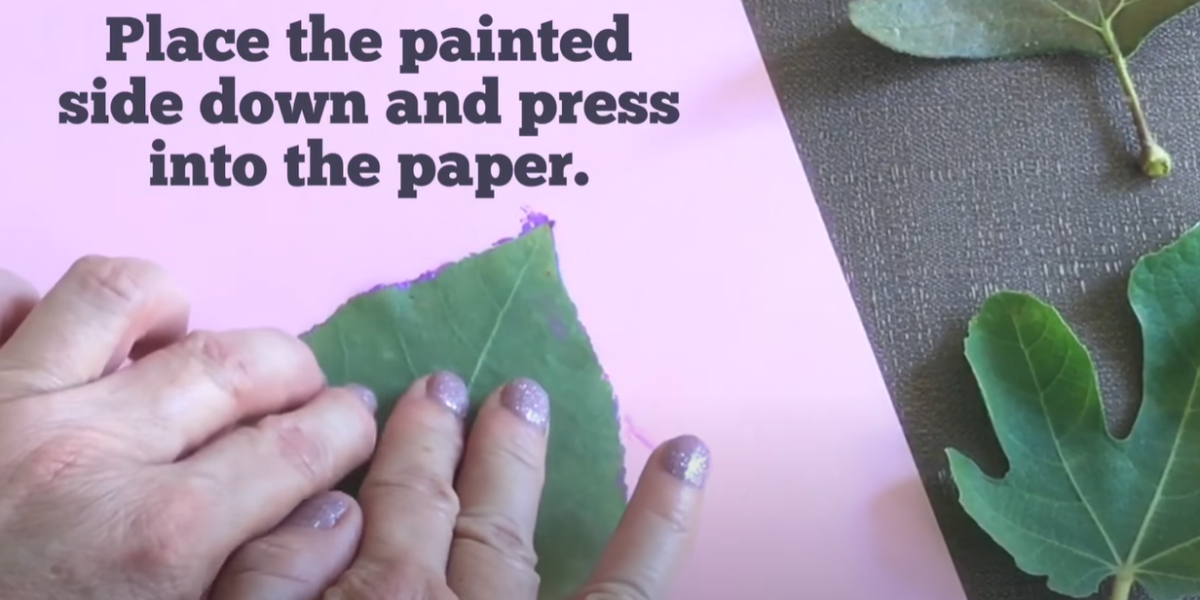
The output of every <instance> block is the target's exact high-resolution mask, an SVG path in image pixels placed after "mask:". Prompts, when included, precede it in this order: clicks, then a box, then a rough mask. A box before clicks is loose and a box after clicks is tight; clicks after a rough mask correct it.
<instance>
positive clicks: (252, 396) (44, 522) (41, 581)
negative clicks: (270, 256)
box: [0, 257, 708, 600]
mask: <svg viewBox="0 0 1200 600" xmlns="http://www.w3.org/2000/svg"><path fill="white" fill-rule="evenodd" d="M464 402H465V387H463V384H462V381H461V379H459V378H458V377H457V376H456V375H454V374H452V373H438V374H433V375H431V376H428V377H425V378H422V379H420V380H418V381H417V382H416V383H415V384H414V385H413V386H412V388H411V389H410V390H409V391H408V392H407V393H406V394H405V395H404V396H403V397H402V398H401V399H400V400H399V401H398V402H397V405H396V408H395V410H394V411H393V414H392V415H391V417H390V418H389V422H388V424H387V427H386V428H385V431H384V433H383V434H382V436H381V438H380V439H379V444H378V448H377V447H376V428H375V423H374V417H373V414H372V411H373V410H374V409H375V406H376V402H375V399H374V397H373V396H372V395H371V394H370V392H369V391H367V390H365V389H364V388H361V387H358V386H348V387H345V388H332V387H328V386H327V385H326V383H325V381H324V378H323V376H322V374H321V371H320V368H319V367H318V365H317V363H316V360H315V358H314V357H313V355H312V353H311V352H310V351H309V349H308V348H307V347H306V346H305V345H304V344H303V343H302V342H301V341H300V340H298V339H296V338H295V337H294V336H291V335H288V334H285V333H282V332H278V331H272V330H247V331H231V332H189V331H188V306H187V302H186V299H185V298H184V296H183V294H182V293H181V292H180V291H179V289H178V288H177V287H175V286H174V285H173V284H172V283H171V281H170V280H169V279H168V278H167V276H166V275H165V273H163V271H162V270H161V269H159V268H158V267H156V266H154V265H152V264H149V263H146V262H143V261H138V260H130V259H108V258H98V257H89V258H85V259H82V260H80V261H79V262H77V263H76V264H75V265H73V266H72V267H71V269H70V270H69V271H68V272H67V273H66V275H64V277H63V278H62V279H61V280H60V281H59V282H58V283H57V284H56V285H55V286H54V287H53V288H52V289H51V290H49V291H48V292H47V294H46V295H45V297H39V296H38V294H37V293H36V292H35V291H34V290H33V288H32V287H30V286H29V285H28V284H27V283H25V282H24V281H22V280H21V279H19V278H17V277H16V276H15V275H13V274H10V273H7V272H3V271H0V598H4V599H5V600H43V599H55V600H84V599H97V600H100V599H104V600H108V599H113V598H121V599H125V600H176V599H178V600H197V599H199V598H207V599H209V600H252V599H263V600H266V599H269V600H291V599H295V600H312V599H315V598H326V599H329V600H335V599H355V600H384V599H388V600H397V599H405V600H409V599H411V600H454V599H461V600H494V599H497V598H502V599H503V600H534V599H535V598H536V597H537V591H538V577H537V574H536V572H535V565H536V554H535V553H534V550H533V541H532V540H533V526H534V522H535V520H536V516H537V510H538V506H537V502H538V500H539V498H540V495H541V485H542V479H543V477H544V462H545V451H546V445H545V436H546V431H547V428H548V427H549V426H550V424H549V421H550V415H549V409H548V406H549V405H548V402H547V398H546V397H545V392H544V391H542V390H541V388H540V387H539V386H538V385H537V383H536V382H532V381H528V380H517V381H515V382H513V383H510V384H509V385H508V386H505V387H504V388H502V389H499V390H496V391H495V392H494V393H493V394H492V395H491V397H490V398H489V399H488V400H487V402H486V403H485V405H484V408H483V409H482V410H481V412H480V414H479V416H478V418H477V419H476V422H475V425H474V427H473V428H472V430H471V431H470V432H467V431H466V430H465V426H464V420H463V406H464ZM468 433H469V435H468ZM373 453H374V456H375V458H374V460H373V462H372V465H371V468H370V471H369V472H368V475H367V478H366V481H365V483H364V485H363V487H362V491H361V493H360V495H359V501H357V502H356V501H355V500H354V499H351V498H349V497H347V496H345V495H342V494H340V493H336V492H330V491H328V490H330V488H332V487H333V486H334V485H335V484H336V482H338V481H339V480H341V479H342V478H343V477H345V476H346V475H347V474H348V473H350V472H351V471H352V470H354V469H355V468H356V467H358V466H360V465H362V464H363V463H364V462H365V461H367V460H368V459H369V458H371V456H372V454H373ZM707 465H708V451H707V448H705V447H704V446H703V444H702V443H700V442H699V440H697V439H695V438H691V437H684V438H677V439H676V440H672V441H671V442H668V443H666V444H664V446H663V447H661V448H659V449H658V450H657V451H656V453H655V455H654V456H653V457H652V459H651V464H649V465H647V468H646V469H645V471H644V473H643V476H642V479H641V482H640V484H639V486H638V490H637V492H636V493H635V495H634V497H633V499H632V500H631V502H630V507H629V510H628V511H627V513H626V516H625V518H624V520H623V521H622V524H621V526H620V527H619V529H618V531H617V533H616V534H615V535H614V537H613V540H612V543H611V546H610V548H609V550H608V552H607V553H606V555H605V557H604V558H603V559H602V560H601V562H600V564H599V565H598V566H597V569H596V572H595V575H594V577H593V579H592V581H591V582H589V583H588V584H587V585H586V586H585V587H584V589H582V590H580V592H579V594H578V598H580V599H583V598H589V599H594V600H600V599H607V600H659V599H661V598H665V594H666V591H667V590H668V584H669V583H670V580H671V577H672V575H673V574H674V572H675V571H676V569H677V567H678V566H679V564H680V563H681V562H682V560H683V558H684V557H685V555H686V553H687V548H688V546H689V545H690V541H691V539H692V536H693V535H694V530H695V526H696V523H697V519H698V514H699V507H700V503H701V499H702V496H703V492H702V487H703V483H704V474H705V472H706V469H707Z"/></svg>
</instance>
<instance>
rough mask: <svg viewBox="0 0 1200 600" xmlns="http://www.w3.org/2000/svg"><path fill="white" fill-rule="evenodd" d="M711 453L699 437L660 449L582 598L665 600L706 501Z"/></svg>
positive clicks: (672, 443)
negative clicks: (704, 491) (705, 484)
mask: <svg viewBox="0 0 1200 600" xmlns="http://www.w3.org/2000/svg"><path fill="white" fill-rule="evenodd" d="M709 464H710V459H709V451H708V447H707V446H705V445H704V442H702V441H700V439H699V438H696V437H694V436H683V437H678V438H675V439H673V440H671V441H669V442H667V443H665V444H663V445H662V446H659V448H658V449H657V450H655V452H654V454H652V455H651V456H650V460H649V461H648V462H647V465H646V469H645V470H644V471H642V476H641V479H640V480H639V481H638V486H637V489H636V490H635V491H634V493H633V498H632V499H631V500H630V501H629V506H628V508H626V510H625V516H624V517H622V519H621V523H620V524H619V525H618V526H617V530H616V532H615V533H613V537H612V539H611V540H610V541H609V544H608V548H606V549H605V551H604V554H603V556H602V557H601V559H600V563H599V565H598V566H597V567H596V570H595V572H594V573H593V575H592V577H591V579H590V581H589V582H588V584H587V585H585V586H584V588H583V590H581V591H580V592H579V594H578V595H577V596H576V599H577V600H583V599H585V598H592V597H603V598H613V599H614V600H615V599H621V600H626V599H628V600H633V599H637V600H660V599H663V598H666V597H667V592H668V585H669V584H670V583H671V580H672V578H673V577H674V574H675V571H676V570H677V569H678V568H679V567H680V566H681V565H682V563H683V561H684V559H685V558H686V557H687V553H688V550H689V548H690V545H691V542H692V539H693V537H694V535H695V530H696V523H697V521H698V519H699V517H700V505H701V501H702V500H703V492H702V489H703V487H704V482H705V479H706V478H707V476H708V470H709Z"/></svg>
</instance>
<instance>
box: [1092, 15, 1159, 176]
mask: <svg viewBox="0 0 1200 600" xmlns="http://www.w3.org/2000/svg"><path fill="white" fill-rule="evenodd" d="M1100 35H1101V37H1103V38H1104V43H1105V45H1107V46H1108V51H1109V56H1110V58H1111V59H1112V61H1113V64H1114V65H1116V67H1117V79H1118V80H1120V82H1121V90H1122V91H1123V92H1124V93H1125V102H1126V103H1128V104H1129V111H1130V112H1131V113H1132V114H1133V123H1134V125H1136V126H1137V133H1138V141H1139V142H1140V143H1141V146H1142V172H1143V173H1145V174H1146V175H1148V176H1150V177H1153V178H1155V179H1157V178H1160V177H1166V176H1167V175H1169V174H1170V173H1171V155H1170V154H1169V153H1167V151H1166V150H1164V149H1163V147H1162V146H1159V145H1158V141H1157V140H1155V139H1154V134H1153V133H1152V132H1151V131H1150V123H1149V122H1148V121H1147V120H1146V113H1145V112H1144V111H1143V110H1142V101H1141V99H1139V98H1138V93H1137V88H1136V87H1135V86H1134V84H1133V77H1132V76H1130V74H1129V61H1128V60H1126V58H1125V53H1124V52H1122V51H1121V46H1120V44H1118V43H1117V36H1116V34H1115V33H1114V32H1113V28H1112V20H1111V19H1106V20H1105V21H1104V23H1103V26H1102V27H1101V30H1100Z"/></svg>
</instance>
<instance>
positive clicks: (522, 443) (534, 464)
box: [488, 438, 546, 473]
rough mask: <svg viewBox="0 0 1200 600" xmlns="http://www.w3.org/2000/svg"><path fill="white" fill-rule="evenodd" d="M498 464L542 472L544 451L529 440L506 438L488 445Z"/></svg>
mask: <svg viewBox="0 0 1200 600" xmlns="http://www.w3.org/2000/svg"><path fill="white" fill-rule="evenodd" d="M488 452H489V453H491V454H492V456H493V460H494V461H495V463H496V464H503V465H508V466H510V467H514V468H517V469H521V470H523V471H526V472H529V473H541V472H542V471H544V470H545V468H546V465H545V459H544V458H543V457H544V453H543V452H539V451H538V449H537V448H536V447H535V446H534V444H533V443H530V442H529V441H528V440H522V439H515V438H505V439H504V440H503V441H501V442H499V443H495V444H489V445H488Z"/></svg>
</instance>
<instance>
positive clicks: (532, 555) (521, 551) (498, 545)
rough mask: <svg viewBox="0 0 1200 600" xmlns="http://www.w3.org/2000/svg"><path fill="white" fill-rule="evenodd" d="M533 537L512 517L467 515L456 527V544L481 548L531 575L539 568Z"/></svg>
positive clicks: (464, 513)
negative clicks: (524, 569)
mask: <svg viewBox="0 0 1200 600" xmlns="http://www.w3.org/2000/svg"><path fill="white" fill-rule="evenodd" d="M532 534H533V532H532V531H525V530H524V529H523V528H522V527H520V526H519V525H517V522H516V521H515V520H513V519H512V517H509V516H508V515H505V514H502V513H496V512H490V511H489V512H481V511H465V512H463V514H461V515H459V517H458V520H457V522H455V524H454V539H455V540H456V541H459V542H462V541H466V542H471V543H475V544H479V545H481V546H483V547H485V548H488V549H490V550H492V551H493V552H496V553H497V554H499V555H500V556H501V557H503V558H504V559H505V560H508V561H510V562H513V563H515V564H518V565H520V566H522V567H526V568H528V569H529V570H530V571H533V570H534V569H535V568H536V567H537V552H535V551H534V549H533V540H532V537H533V536H532Z"/></svg>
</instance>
